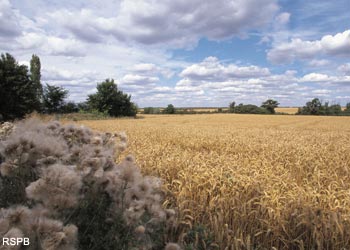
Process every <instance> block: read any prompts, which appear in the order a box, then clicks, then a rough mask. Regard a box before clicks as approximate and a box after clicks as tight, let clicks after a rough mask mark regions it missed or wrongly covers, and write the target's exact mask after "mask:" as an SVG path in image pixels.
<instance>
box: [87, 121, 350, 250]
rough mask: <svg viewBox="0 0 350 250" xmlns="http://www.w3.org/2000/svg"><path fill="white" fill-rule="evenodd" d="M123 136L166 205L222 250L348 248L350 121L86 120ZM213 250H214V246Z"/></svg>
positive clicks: (349, 221)
mask: <svg viewBox="0 0 350 250" xmlns="http://www.w3.org/2000/svg"><path fill="white" fill-rule="evenodd" d="M81 123H82V124H84V125H87V126H89V127H91V128H93V129H97V130H101V131H110V132H113V131H125V132H126V133H127V135H128V138H129V147H128V150H127V153H131V154H133V155H134V156H135V158H136V161H137V162H138V164H139V165H140V166H141V168H142V171H143V173H145V174H149V175H155V176H160V177H161V178H162V179H163V181H164V189H165V190H166V191H167V192H166V193H167V196H166V202H165V204H164V205H165V206H172V207H178V209H179V211H180V216H182V218H184V220H186V223H187V224H188V225H189V226H191V225H194V224H196V223H199V224H203V225H205V226H206V227H207V228H208V229H209V230H210V232H212V233H213V236H214V241H215V244H212V245H211V247H212V248H214V246H216V248H217V249H350V173H349V167H350V118H348V117H311V116H271V115H237V114H210V115H207V114H206V115H183V116H181V115H173V116H170V115H144V116H143V118H142V119H115V120H99V121H82V122H81ZM207 249H210V246H208V248H207Z"/></svg>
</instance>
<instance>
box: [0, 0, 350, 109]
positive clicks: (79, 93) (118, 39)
mask: <svg viewBox="0 0 350 250" xmlns="http://www.w3.org/2000/svg"><path fill="white" fill-rule="evenodd" d="M349 9H350V0H333V1H329V0H279V1H277V0H215V1H214V0H158V1H157V0H105V1H92V0H75V1H71V0H60V1H53V0H11V1H10V0H0V53H10V54H11V55H13V56H14V57H15V58H16V59H17V61H18V62H19V63H20V64H26V65H29V61H30V59H31V56H32V54H36V55H38V56H39V57H40V60H41V67H42V70H41V73H42V83H43V84H45V83H48V84H54V85H58V86H62V87H64V88H66V89H68V90H69V100H72V101H76V102H81V101H84V100H86V98H87V96H88V95H89V94H93V93H95V92H96V85H97V83H100V82H102V81H104V80H105V79H107V78H112V79H114V81H115V83H116V84H117V85H118V88H119V89H121V90H122V91H123V92H126V93H128V94H131V96H132V97H131V99H132V101H133V102H135V103H136V104H138V106H139V107H148V106H154V107H156V106H157V107H164V106H166V105H168V104H170V103H171V104H173V105H174V106H175V107H226V106H228V105H229V103H230V102H232V101H235V102H236V103H246V104H248V103H250V104H256V105H260V104H261V103H262V102H263V101H264V100H266V99H269V98H272V99H275V100H277V101H278V102H279V103H280V106H301V105H303V104H305V103H306V102H307V101H309V100H311V99H313V98H315V97H317V98H320V99H321V100H323V101H324V102H325V101H328V102H330V103H337V104H341V105H345V104H346V103H347V102H350V11H348V10H349Z"/></svg>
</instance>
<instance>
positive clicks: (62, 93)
mask: <svg viewBox="0 0 350 250" xmlns="http://www.w3.org/2000/svg"><path fill="white" fill-rule="evenodd" d="M67 95H68V90H66V89H64V88H63V87H59V86H54V85H49V84H46V86H45V87H44V94H43V106H44V111H45V112H46V113H49V114H52V113H61V112H62V108H63V107H64V104H65V103H64V100H65V98H66V97H67Z"/></svg>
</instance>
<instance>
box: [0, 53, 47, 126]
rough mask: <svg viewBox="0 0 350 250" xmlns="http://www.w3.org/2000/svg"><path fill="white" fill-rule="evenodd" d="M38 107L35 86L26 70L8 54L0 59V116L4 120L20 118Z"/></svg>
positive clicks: (38, 102) (2, 55)
mask: <svg viewBox="0 0 350 250" xmlns="http://www.w3.org/2000/svg"><path fill="white" fill-rule="evenodd" d="M39 107H40V100H39V99H38V96H37V86H36V85H35V84H34V83H33V81H32V80H31V79H30V76H29V74H28V68H27V66H25V65H19V64H18V62H17V61H16V60H15V58H14V57H13V56H11V55H10V54H8V53H6V54H1V58H0V116H1V117H2V119H4V120H11V119H15V118H22V117H23V116H24V115H25V114H27V113H30V112H32V111H34V110H38V109H39Z"/></svg>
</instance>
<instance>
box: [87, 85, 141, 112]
mask: <svg viewBox="0 0 350 250" xmlns="http://www.w3.org/2000/svg"><path fill="white" fill-rule="evenodd" d="M96 88H97V93H96V94H92V95H89V96H88V100H87V104H88V106H89V109H90V110H98V111H99V112H102V113H104V112H107V113H108V115H110V116H136V114H137V106H136V105H135V104H134V103H132V102H131V100H130V99H131V96H130V95H127V94H124V93H123V91H120V90H119V89H118V86H117V85H116V84H115V83H114V80H113V79H111V80H110V79H106V80H105V81H104V82H102V83H99V84H97V87H96Z"/></svg>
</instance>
